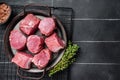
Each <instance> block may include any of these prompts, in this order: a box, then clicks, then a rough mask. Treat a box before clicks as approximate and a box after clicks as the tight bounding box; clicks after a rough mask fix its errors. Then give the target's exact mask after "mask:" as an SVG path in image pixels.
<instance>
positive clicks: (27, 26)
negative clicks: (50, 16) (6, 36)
mask: <svg viewBox="0 0 120 80" xmlns="http://www.w3.org/2000/svg"><path fill="white" fill-rule="evenodd" d="M39 22H40V19H39V18H37V17H36V16H35V15H33V14H28V15H27V16H26V17H25V18H24V19H23V20H21V22H20V27H19V28H20V30H21V31H22V32H23V33H25V34H27V35H31V34H33V33H34V32H35V31H36V29H37V27H38V25H39Z"/></svg>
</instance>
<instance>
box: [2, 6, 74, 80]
mask: <svg viewBox="0 0 120 80" xmlns="http://www.w3.org/2000/svg"><path fill="white" fill-rule="evenodd" d="M11 7H12V15H11V18H10V20H9V21H8V22H7V23H6V24H4V25H0V73H1V75H0V80H27V79H21V78H20V77H18V76H17V74H16V70H17V67H16V66H15V65H14V64H13V63H11V62H10V60H9V59H8V57H7V54H6V53H5V51H4V44H3V42H4V41H3V37H4V32H5V29H6V27H7V25H8V23H9V22H10V21H11V20H12V18H13V17H14V16H16V15H17V14H18V13H20V12H21V11H23V7H24V6H22V5H11ZM50 8H51V12H52V14H53V15H55V16H57V17H58V18H59V19H60V21H61V22H62V23H63V25H64V27H65V30H66V32H67V37H68V40H70V39H71V37H72V16H73V10H72V9H71V8H65V7H50ZM23 74H24V75H31V74H27V73H23ZM36 75H37V74H36ZM38 76H39V75H38ZM67 79H68V69H66V70H64V71H62V72H58V73H57V74H55V75H54V76H53V77H52V78H49V77H48V76H47V75H46V76H45V78H43V79H42V80H67Z"/></svg>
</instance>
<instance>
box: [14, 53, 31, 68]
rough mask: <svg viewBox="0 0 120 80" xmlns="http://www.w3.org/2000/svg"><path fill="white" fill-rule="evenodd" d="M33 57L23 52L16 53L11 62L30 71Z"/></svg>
mask: <svg viewBox="0 0 120 80" xmlns="http://www.w3.org/2000/svg"><path fill="white" fill-rule="evenodd" d="M32 58H33V56H32V55H30V54H27V53H25V52H17V53H16V54H15V56H14V57H13V58H12V62H14V63H15V64H17V65H18V66H19V67H21V68H24V69H30V65H31V62H32Z"/></svg>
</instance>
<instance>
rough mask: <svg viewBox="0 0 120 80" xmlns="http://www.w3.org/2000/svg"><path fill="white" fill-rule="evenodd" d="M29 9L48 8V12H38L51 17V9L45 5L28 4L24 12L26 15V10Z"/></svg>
mask: <svg viewBox="0 0 120 80" xmlns="http://www.w3.org/2000/svg"><path fill="white" fill-rule="evenodd" d="M28 7H44V8H46V11H44V10H38V12H39V13H43V14H46V15H47V16H51V9H50V8H49V7H48V6H45V5H40V4H35V3H31V4H27V5H25V6H24V8H23V10H24V14H25V13H26V9H27V8H28Z"/></svg>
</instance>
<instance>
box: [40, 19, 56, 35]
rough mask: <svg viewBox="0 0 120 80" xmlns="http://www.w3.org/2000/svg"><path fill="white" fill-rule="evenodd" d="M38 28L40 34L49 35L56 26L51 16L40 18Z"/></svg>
mask: <svg viewBox="0 0 120 80" xmlns="http://www.w3.org/2000/svg"><path fill="white" fill-rule="evenodd" d="M38 28H39V30H40V32H41V33H42V34H44V35H46V36H49V35H50V34H52V33H53V31H54V29H55V28H56V26H55V21H54V19H53V18H44V19H42V20H41V22H40V24H39V26H38Z"/></svg>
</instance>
